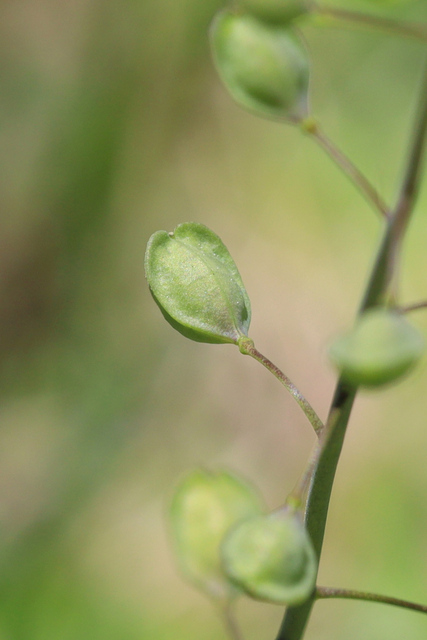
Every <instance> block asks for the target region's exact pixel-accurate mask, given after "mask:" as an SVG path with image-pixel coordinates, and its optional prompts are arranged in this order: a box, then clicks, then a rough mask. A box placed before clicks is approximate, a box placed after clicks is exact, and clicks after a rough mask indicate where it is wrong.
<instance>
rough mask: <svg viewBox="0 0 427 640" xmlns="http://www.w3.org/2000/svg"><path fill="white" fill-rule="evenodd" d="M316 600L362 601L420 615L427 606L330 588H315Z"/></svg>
mask: <svg viewBox="0 0 427 640" xmlns="http://www.w3.org/2000/svg"><path fill="white" fill-rule="evenodd" d="M315 598H316V600H325V599H330V598H345V599H347V600H363V601H364V602H377V603H379V604H389V605H392V606H394V607H402V608H403V609H410V610H412V611H419V612H420V613H427V606H426V605H424V604H417V603H415V602H410V601H409V600H401V599H400V598H391V597H389V596H382V595H378V594H376V593H367V592H365V591H355V590H354V589H334V588H331V587H317V588H316V594H315Z"/></svg>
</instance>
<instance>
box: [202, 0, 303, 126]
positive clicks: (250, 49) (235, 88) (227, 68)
mask: <svg viewBox="0 0 427 640" xmlns="http://www.w3.org/2000/svg"><path fill="white" fill-rule="evenodd" d="M211 45H212V52H213V57H214V61H215V65H216V67H217V70H218V73H219V76H220V78H221V80H222V81H223V83H224V84H225V86H226V87H227V89H228V90H229V92H230V94H231V96H232V97H233V98H234V100H235V101H236V102H237V103H238V104H240V106H242V107H244V108H246V109H249V110H250V111H253V112H255V113H257V114H258V115H261V116H267V117H276V118H281V119H290V120H294V121H295V120H296V121H299V120H302V119H304V118H305V117H306V116H307V112H308V106H307V103H308V81H309V61H308V56H307V52H306V50H305V47H304V46H303V44H302V41H301V40H300V39H299V37H298V36H297V35H296V34H295V33H294V32H293V31H292V30H291V29H289V28H285V27H276V26H271V25H269V24H266V23H265V22H262V21H261V20H258V19H257V18H256V17H254V16H252V15H250V14H246V13H245V14H239V13H233V12H232V11H227V10H226V11H222V12H220V13H219V14H218V15H217V16H216V18H215V20H214V22H213V24H212V27H211Z"/></svg>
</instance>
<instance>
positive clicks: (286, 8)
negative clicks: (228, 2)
mask: <svg viewBox="0 0 427 640" xmlns="http://www.w3.org/2000/svg"><path fill="white" fill-rule="evenodd" d="M239 5H240V6H241V7H242V9H243V10H244V11H246V12H247V13H250V14H251V15H253V16H255V17H256V18H258V20H261V21H263V22H266V23H267V24H271V25H276V26H279V25H281V26H285V25H289V23H291V22H292V21H293V20H295V19H296V18H299V17H301V16H303V15H305V14H307V13H308V12H309V11H310V6H309V2H307V1H306V0H240V3H239Z"/></svg>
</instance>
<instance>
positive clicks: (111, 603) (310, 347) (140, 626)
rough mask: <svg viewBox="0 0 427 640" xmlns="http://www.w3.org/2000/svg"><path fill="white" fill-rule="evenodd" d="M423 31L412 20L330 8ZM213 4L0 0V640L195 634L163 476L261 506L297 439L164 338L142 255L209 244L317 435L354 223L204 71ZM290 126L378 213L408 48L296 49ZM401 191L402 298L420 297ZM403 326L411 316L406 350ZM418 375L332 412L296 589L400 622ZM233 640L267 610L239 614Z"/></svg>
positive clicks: (361, 618) (425, 14)
mask: <svg viewBox="0 0 427 640" xmlns="http://www.w3.org/2000/svg"><path fill="white" fill-rule="evenodd" d="M335 5H336V6H341V7H348V8H353V9H356V8H359V9H362V10H366V11H369V10H371V11H372V10H376V11H379V12H382V13H383V14H384V15H388V16H394V17H398V16H399V15H401V16H405V17H406V18H407V19H411V20H414V21H427V8H426V4H425V2H424V0H419V1H418V2H417V1H414V2H409V3H407V4H405V5H400V6H399V5H397V4H396V5H390V7H389V8H387V6H386V5H385V3H380V2H378V3H374V2H371V3H368V2H363V0H360V1H359V2H351V3H350V2H348V1H346V0H341V2H340V3H338V2H335ZM221 6H222V3H221V2H219V0H203V2H200V0H139V1H135V0H125V1H122V2H120V3H118V2H113V1H112V0H103V1H98V0H76V1H74V2H65V1H63V0H62V1H61V0H56V1H54V0H38V1H37V2H34V1H32V2H31V0H15V1H14V2H12V1H11V0H3V2H2V3H1V4H0V88H1V89H0V118H1V122H0V164H1V171H0V211H1V216H0V224H1V233H0V245H1V249H0V351H1V353H0V358H1V364H2V366H1V371H0V394H1V397H0V640H77V639H78V640H98V639H99V640H101V639H102V640H109V639H115V640H116V639H120V640H134V639H135V640H136V639H142V638H144V639H147V640H148V639H150V640H156V639H162V640H163V639H164V638H173V639H174V640H192V639H194V640H195V639H197V640H219V639H220V638H223V637H224V631H223V629H222V626H221V622H220V620H219V619H218V618H217V615H216V613H215V611H213V610H212V609H211V607H210V605H209V603H208V602H205V600H204V599H203V597H202V596H201V595H199V594H198V593H196V592H195V591H193V589H192V588H191V587H189V586H187V585H186V584H184V583H183V582H182V580H181V578H180V576H178V575H177V572H176V569H175V564H174V559H173V558H172V557H171V553H170V550H169V545H168V534H167V525H166V517H165V514H166V511H167V505H168V502H169V500H170V496H171V492H172V491H173V487H174V485H175V483H176V481H177V479H179V478H180V477H181V475H182V474H183V473H185V472H186V471H188V470H190V469H192V468H194V467H196V466H199V465H203V466H206V467H210V468H218V467H226V468H232V469H234V470H236V471H238V472H240V473H241V474H243V475H244V476H245V477H247V478H248V479H250V480H251V481H252V482H254V483H255V484H256V485H257V486H258V487H259V488H260V490H261V492H262V493H263V495H264V496H265V499H266V501H267V503H268V504H269V506H270V507H271V508H274V507H277V506H278V505H279V504H280V503H281V502H282V501H283V499H284V497H285V496H286V494H287V493H288V491H289V490H290V489H291V488H292V486H293V484H294V482H295V480H296V478H297V477H298V475H299V473H300V471H301V470H302V468H303V465H304V464H305V460H306V458H307V455H308V453H309V450H310V447H311V444H312V440H313V436H312V433H311V429H310V426H309V425H307V423H306V421H305V419H304V416H303V415H301V414H300V412H299V410H298V407H297V406H296V405H295V406H294V403H293V401H292V399H291V398H290V397H289V396H287V395H286V393H285V392H284V391H283V390H282V388H281V387H280V385H279V384H278V383H277V381H276V380H274V379H273V378H272V379H270V377H269V375H268V373H267V372H266V371H264V370H263V369H261V367H259V365H257V363H255V362H253V361H249V359H245V358H242V357H241V356H240V354H239V353H238V350H237V349H235V348H232V347H230V346H212V345H200V344H195V343H191V342H190V341H187V340H185V339H184V338H183V337H182V336H180V335H179V334H177V333H174V331H173V330H172V329H171V328H170V327H169V326H168V325H167V324H166V323H165V322H164V321H163V319H162V318H161V315H160V313H159V311H158V309H157V308H156V307H155V305H154V303H153V302H152V300H151V297H150V295H149V292H148V290H147V287H146V284H145V281H144V275H143V255H144V250H145V245H146V242H147V240H148V237H149V236H150V235H151V233H153V232H154V231H156V230H157V229H166V230H171V229H173V228H174V226H175V225H176V224H178V223H180V222H183V221H188V220H196V221H199V222H202V223H204V224H207V225H208V226H210V227H211V228H213V229H214V230H215V231H216V232H217V233H218V234H219V235H220V236H221V238H222V239H223V241H224V242H225V244H226V245H227V246H228V248H229V249H230V251H231V253H232V255H233V257H234V258H235V260H236V262H237V264H238V265H239V269H240V271H241V274H242V277H243V280H244V282H245V284H246V287H247V290H248V292H249V295H250V297H251V300H252V305H253V322H252V332H251V335H252V337H253V338H254V340H255V341H256V344H257V346H258V348H259V349H260V350H261V351H263V352H264V353H265V354H266V355H268V356H269V357H271V358H272V359H273V360H274V361H275V362H277V364H278V365H279V366H281V367H282V368H283V369H284V370H285V372H286V373H287V374H288V375H289V376H291V378H292V379H293V380H294V381H295V382H296V384H298V386H300V388H301V389H302V391H303V392H304V393H305V394H306V395H307V397H308V398H309V399H310V401H311V402H312V404H313V405H314V406H315V407H316V408H317V409H318V411H319V413H320V415H321V416H325V414H326V412H327V408H328V404H329V401H330V398H331V394H332V390H333V385H334V379H335V376H334V373H333V371H331V369H330V366H329V365H328V362H327V359H326V357H325V351H326V347H327V344H328V342H329V341H330V339H331V337H332V336H334V335H335V334H336V332H337V331H340V330H342V329H343V328H345V327H347V326H348V325H349V324H350V323H351V321H352V318H353V316H354V312H355V310H356V308H357V305H358V300H359V298H360V296H361V293H362V290H363V286H364V282H365V279H366V275H367V272H368V269H369V266H370V264H371V261H372V255H373V251H374V250H375V247H376V245H377V242H378V238H379V234H380V223H379V221H378V219H377V216H376V215H375V214H373V213H372V211H371V210H370V208H369V206H368V205H367V204H366V203H365V202H364V200H363V199H362V198H361V197H360V195H359V194H358V193H357V192H355V191H354V189H353V187H352V186H351V185H350V184H349V183H348V182H347V181H346V179H345V178H344V177H342V176H341V175H340V174H339V172H338V170H337V169H336V167H335V166H333V165H332V163H331V162H330V161H329V159H327V158H325V157H324V156H323V155H322V152H321V151H320V150H319V149H318V148H317V147H315V146H314V145H313V143H312V142H311V141H310V140H308V139H306V138H304V137H303V136H302V135H301V134H299V133H298V131H296V130H293V129H292V128H289V127H288V128H287V127H281V126H279V125H277V124H273V123H270V122H265V121H262V120H258V119H256V118H255V117H253V116H252V115H250V114H246V113H244V112H242V111H241V110H240V109H239V108H238V107H237V106H235V105H234V104H233V103H232V102H231V100H230V98H229V97H228V95H226V93H225V91H224V90H223V88H222V87H221V86H220V84H219V81H218V79H217V77H216V75H215V73H214V71H213V68H212V63H211V61H210V56H209V48H208V40H207V29H208V25H209V23H210V21H211V19H212V16H213V14H214V13H215V11H216V10H217V9H219V8H220V7H221ZM303 32H304V35H305V38H306V40H307V43H308V46H309V49H310V52H311V56H312V61H313V78H312V94H311V100H312V106H313V110H314V113H315V114H316V115H317V116H318V117H319V119H320V121H321V122H322V123H323V126H324V128H325V130H326V131H327V132H328V133H329V134H330V136H331V137H332V139H334V140H335V141H336V142H337V143H338V144H339V145H340V146H341V147H342V148H343V149H344V150H345V151H346V152H347V153H348V154H349V155H350V156H351V157H352V158H353V160H354V161H355V162H356V163H357V164H358V165H359V166H360V167H361V168H362V169H363V170H364V171H366V173H367V174H368V175H369V176H370V178H371V180H372V182H373V183H374V184H375V185H376V186H377V187H378V189H379V190H380V192H381V193H382V194H383V195H384V197H385V198H387V199H388V200H390V201H391V200H392V198H393V197H394V195H395V194H396V191H397V188H398V184H399V182H398V180H399V176H400V174H401V170H402V164H403V158H404V155H405V149H406V144H407V142H406V139H407V136H408V132H409V130H410V126H411V119H412V117H413V112H414V105H415V100H416V95H417V87H418V85H419V77H420V72H421V67H422V62H423V59H424V57H425V46H424V45H422V44H421V43H419V42H416V41H412V40H404V39H399V38H396V37H393V36H390V35H387V34H385V33H375V32H373V31H372V30H365V31H362V30H360V29H354V28H353V29H348V28H338V27H337V26H332V25H330V26H326V25H325V26H324V27H322V28H315V27H314V26H311V25H307V26H304V27H303ZM426 205H427V193H426V191H425V189H424V190H423V193H422V194H421V197H420V201H419V206H418V207H417V212H416V215H415V218H414V222H413V225H412V227H411V230H410V232H409V234H408V238H407V242H406V245H405V264H404V268H403V271H402V285H401V292H402V302H405V303H406V302H408V303H409V302H412V301H414V300H417V299H420V298H425V297H426V294H427V290H426V286H427V285H426V275H425V274H426V249H425V247H426V246H427V245H426V243H427V225H426V218H425V209H426ZM426 315H427V314H423V313H421V312H420V313H419V314H416V315H414V316H413V320H414V323H415V324H416V325H417V326H418V327H419V328H421V329H422V330H424V332H425V333H427V317H426ZM426 385H427V361H426V360H424V362H423V363H422V365H421V366H420V367H419V368H418V370H417V371H416V373H415V374H414V375H413V376H411V377H410V378H409V379H407V380H406V381H405V382H404V383H402V384H401V385H400V386H397V387H392V388H390V389H387V390H385V391H382V392H380V393H378V394H365V395H362V396H360V398H359V399H358V401H357V404H356V408H355V411H354V416H353V419H352V422H351V428H350V430H349V433H348V438H347V443H346V448H345V452H344V455H343V458H342V462H341V465H340V468H339V472H338V476H337V484H336V490H335V493H334V496H333V501H332V506H331V513H330V520H329V526H328V531H327V538H326V545H325V555H324V558H323V561H322V565H321V570H320V582H321V583H322V584H326V585H329V586H332V585H333V586H342V587H351V588H359V589H366V590H372V591H379V592H384V593H386V594H388V595H395V596H399V597H402V598H408V599H414V600H416V601H424V602H426V601H427V546H426V544H425V541H426V537H427V500H426V498H425V496H426V493H427V470H426V460H425V459H426V452H427V429H426V426H427V424H426V417H425V415H426V411H425V395H426V394H425V389H426ZM238 612H239V619H240V622H241V624H242V627H243V630H244V634H245V638H246V640H260V639H261V638H263V639H264V638H265V639H266V640H267V639H272V638H273V637H274V634H275V632H276V630H277V627H278V624H279V621H280V619H281V616H282V611H281V609H280V608H276V607H272V606H268V605H260V604H257V603H252V602H250V601H243V600H242V602H241V604H240V605H239V609H238ZM426 636H427V620H426V619H425V617H423V616H421V615H419V614H414V613H408V612H405V611H399V610H393V609H391V608H386V607H381V606H379V605H373V604H370V605H369V604H368V605H363V604H360V603H350V602H339V601H335V602H332V601H331V602H324V603H320V604H318V606H317V607H316V609H315V613H314V616H313V619H312V621H311V623H310V627H309V629H308V632H307V636H306V639H307V640H326V639H328V640H344V639H345V640H360V639H361V638H363V640H380V639H384V638H387V640H401V639H402V638H408V639H409V638H410V639H411V640H425V638H426Z"/></svg>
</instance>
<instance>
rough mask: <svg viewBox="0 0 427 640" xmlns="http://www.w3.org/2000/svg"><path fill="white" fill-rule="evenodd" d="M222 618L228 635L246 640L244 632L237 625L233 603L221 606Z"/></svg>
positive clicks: (238, 639) (237, 639)
mask: <svg viewBox="0 0 427 640" xmlns="http://www.w3.org/2000/svg"><path fill="white" fill-rule="evenodd" d="M221 613H222V619H223V621H224V626H225V628H226V630H227V633H228V635H229V636H230V638H231V639H232V640H244V638H243V634H242V632H241V631H240V628H239V626H238V625H237V622H236V618H235V616H234V611H233V608H232V605H231V604H230V603H227V604H226V605H224V606H223V607H222V608H221Z"/></svg>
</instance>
